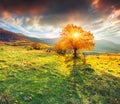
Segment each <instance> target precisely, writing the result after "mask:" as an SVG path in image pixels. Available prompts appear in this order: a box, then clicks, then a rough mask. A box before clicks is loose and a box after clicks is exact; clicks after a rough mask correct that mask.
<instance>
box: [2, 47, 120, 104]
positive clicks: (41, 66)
mask: <svg viewBox="0 0 120 104" xmlns="http://www.w3.org/2000/svg"><path fill="white" fill-rule="evenodd" d="M86 59H87V65H86V66H83V65H82V61H81V59H76V60H73V59H72V58H71V56H69V55H67V56H58V55H57V54H55V53H46V52H44V51H42V50H27V49H26V48H24V47H13V46H4V45H1V46H0V103H2V102H4V103H5V102H6V103H5V104H7V102H9V104H120V77H119V75H120V69H119V67H120V65H119V64H120V56H116V57H115V56H109V57H108V56H106V57H105V56H99V58H98V56H87V57H86ZM101 60H102V61H101ZM114 61H115V62H114Z"/></svg>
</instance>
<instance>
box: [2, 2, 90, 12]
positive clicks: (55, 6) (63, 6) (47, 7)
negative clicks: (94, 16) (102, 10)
mask: <svg viewBox="0 0 120 104" xmlns="http://www.w3.org/2000/svg"><path fill="white" fill-rule="evenodd" d="M89 8H90V2H89V0H0V12H9V13H15V14H25V13H26V14H27V13H28V14H29V13H30V14H31V13H41V12H44V14H59V13H63V14H64V13H67V12H71V11H73V12H74V11H80V12H82V11H83V12H84V11H85V12H86V11H88V9H89Z"/></svg>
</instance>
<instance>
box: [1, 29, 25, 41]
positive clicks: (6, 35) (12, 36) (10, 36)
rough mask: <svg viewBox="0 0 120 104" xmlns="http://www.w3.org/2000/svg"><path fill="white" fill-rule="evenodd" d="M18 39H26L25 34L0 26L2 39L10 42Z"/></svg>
mask: <svg viewBox="0 0 120 104" xmlns="http://www.w3.org/2000/svg"><path fill="white" fill-rule="evenodd" d="M16 40H25V38H24V36H22V35H19V34H17V33H14V32H11V31H7V30H4V29H2V28H0V41H3V42H10V41H16Z"/></svg>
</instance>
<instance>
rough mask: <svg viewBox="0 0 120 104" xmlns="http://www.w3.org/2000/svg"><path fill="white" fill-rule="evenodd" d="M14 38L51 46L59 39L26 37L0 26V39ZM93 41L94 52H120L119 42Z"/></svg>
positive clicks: (5, 40) (8, 40) (11, 39)
mask: <svg viewBox="0 0 120 104" xmlns="http://www.w3.org/2000/svg"><path fill="white" fill-rule="evenodd" d="M16 40H29V41H32V42H40V43H44V44H47V45H50V46H53V45H55V44H56V43H57V42H58V41H59V38H52V39H50V38H34V37H28V36H25V35H23V34H18V33H14V32H10V31H7V30H4V29H2V28H0V41H3V42H10V41H16ZM94 42H95V47H94V52H111V53H120V44H116V43H114V42H111V41H108V40H104V39H102V40H95V41H94Z"/></svg>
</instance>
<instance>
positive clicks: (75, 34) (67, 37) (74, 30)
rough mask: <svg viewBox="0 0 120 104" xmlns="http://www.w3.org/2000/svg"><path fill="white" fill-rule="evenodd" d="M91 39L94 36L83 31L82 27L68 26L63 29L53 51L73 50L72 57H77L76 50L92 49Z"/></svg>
mask: <svg viewBox="0 0 120 104" xmlns="http://www.w3.org/2000/svg"><path fill="white" fill-rule="evenodd" d="M93 39H94V36H93V34H92V33H91V32H89V31H85V30H83V29H82V27H78V26H76V25H73V24H68V25H67V26H66V27H65V28H63V30H62V32H61V38H60V40H59V41H58V43H57V44H56V45H55V49H56V50H59V49H60V50H68V49H70V50H73V55H74V57H77V50H91V49H92V48H93V47H94V42H93Z"/></svg>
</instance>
